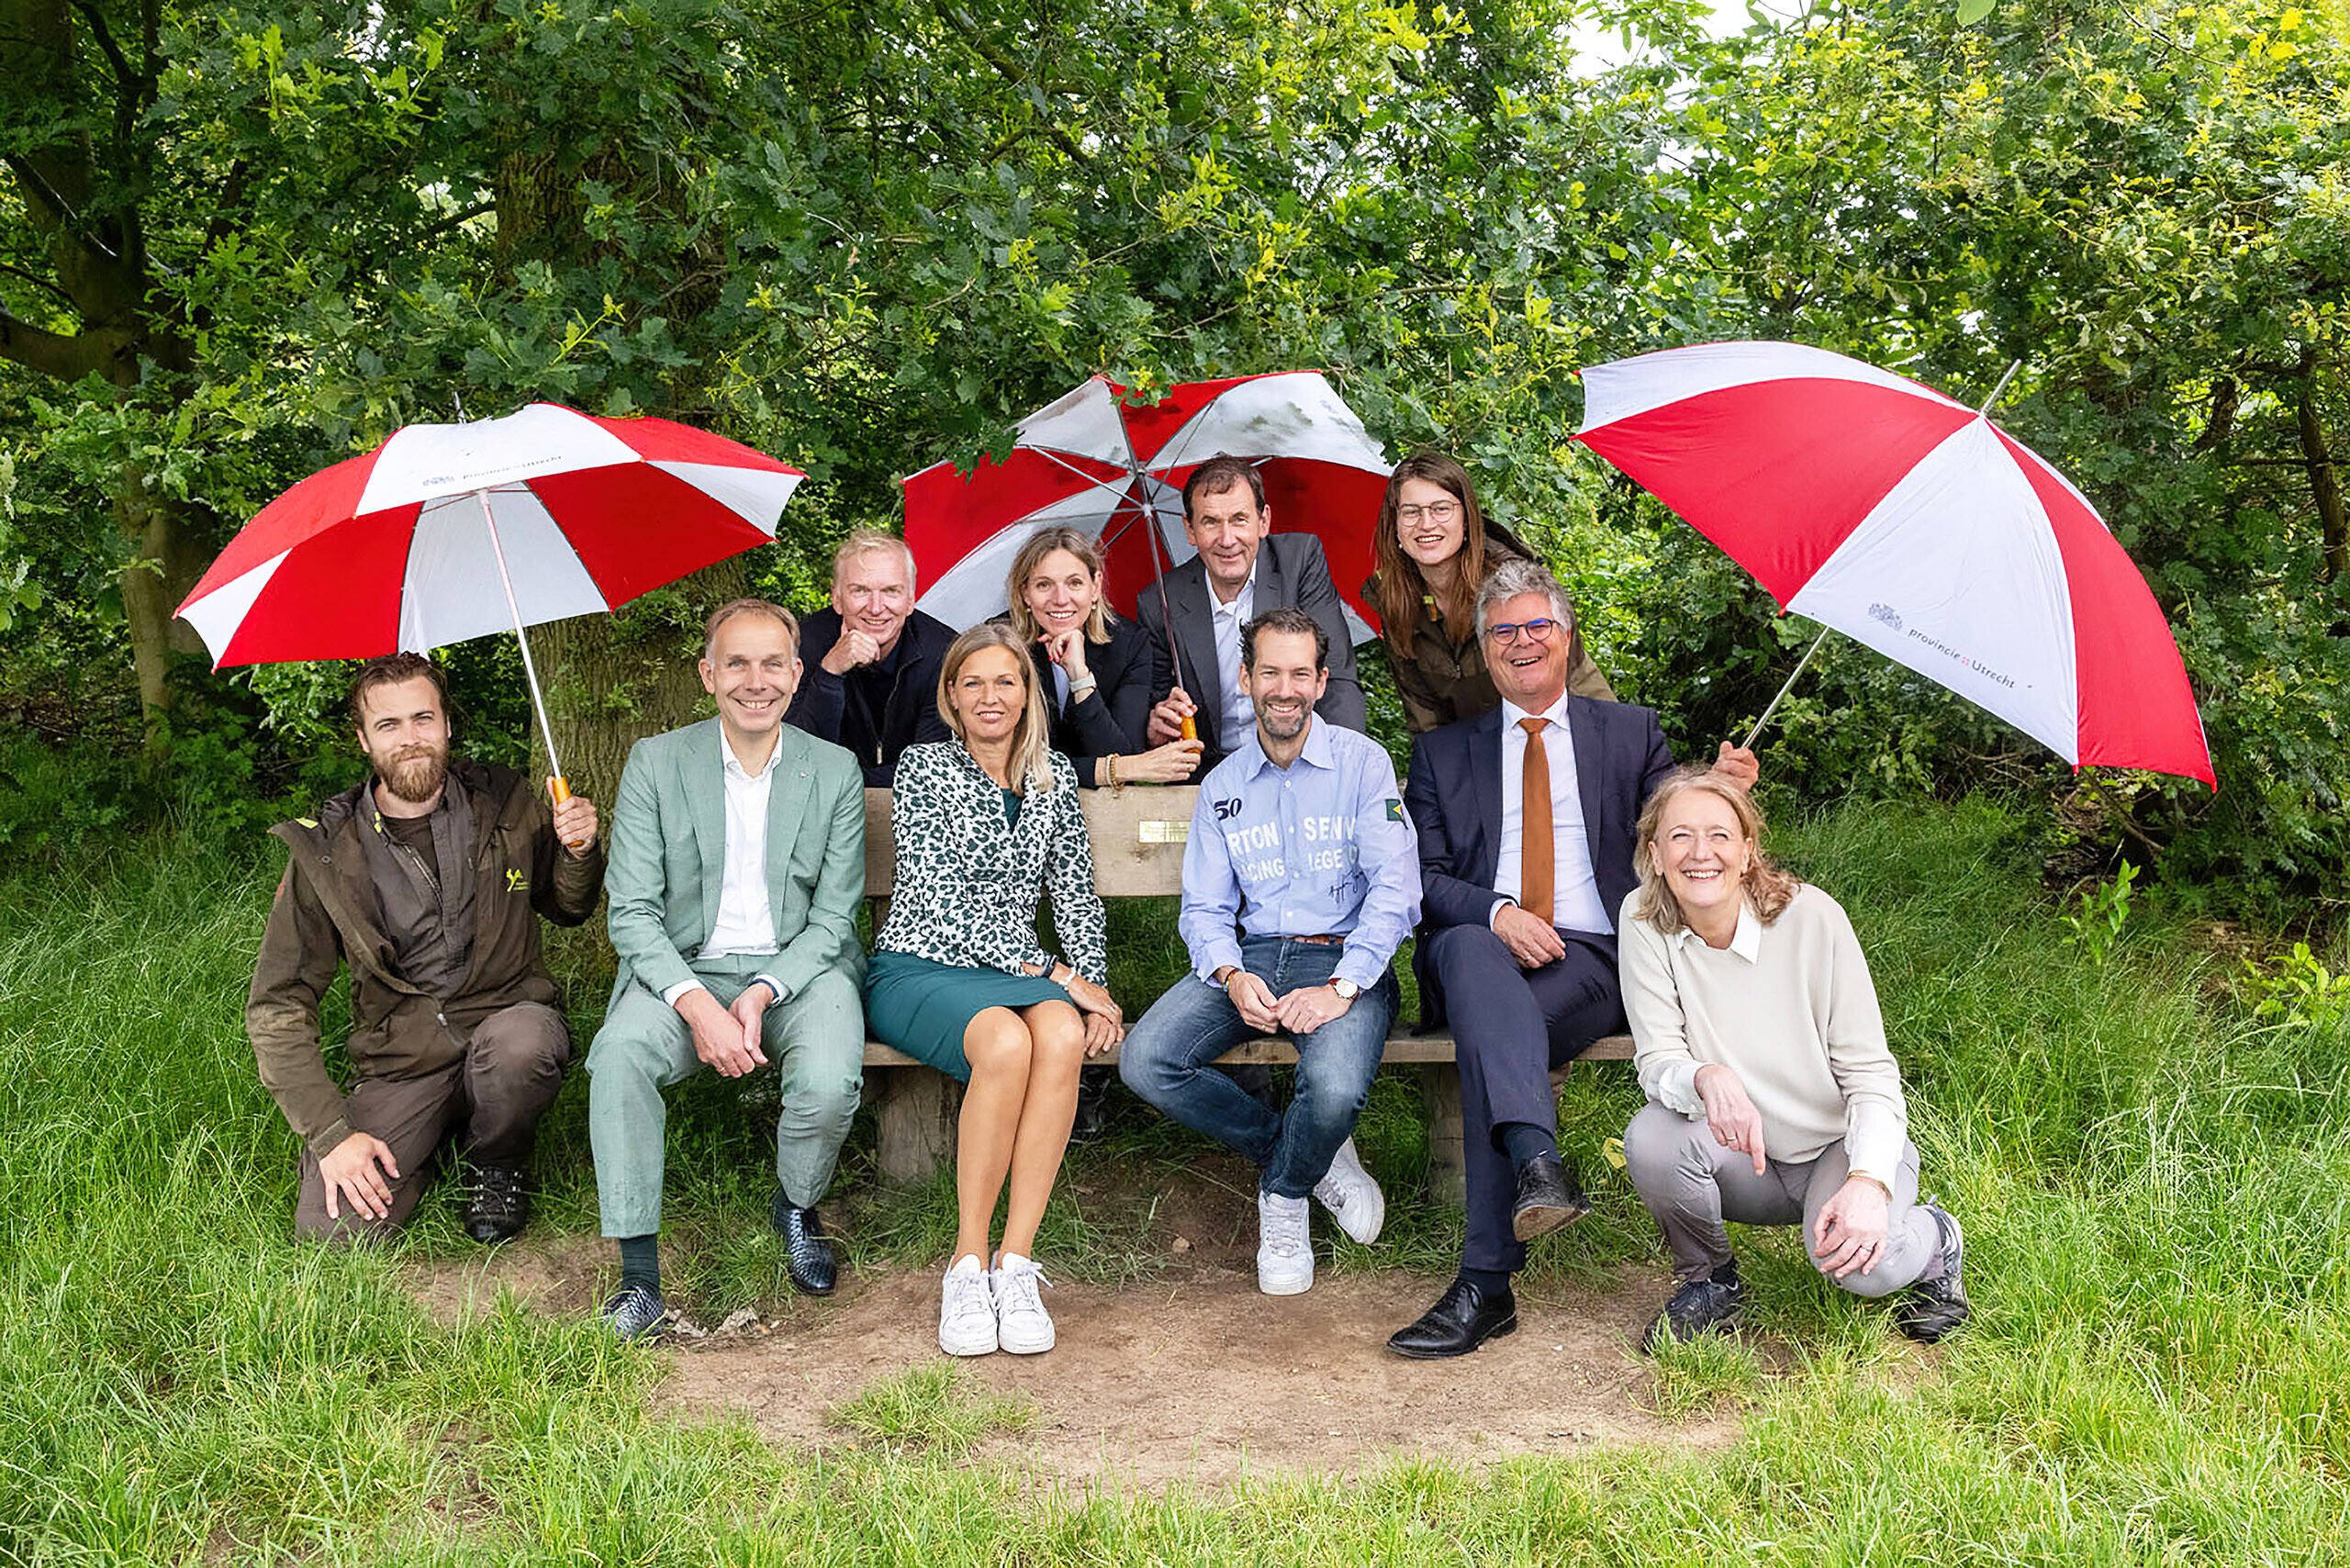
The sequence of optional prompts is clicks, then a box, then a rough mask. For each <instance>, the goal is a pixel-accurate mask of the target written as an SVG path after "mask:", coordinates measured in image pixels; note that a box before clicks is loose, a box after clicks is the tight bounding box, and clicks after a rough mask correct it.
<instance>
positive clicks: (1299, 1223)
mask: <svg viewBox="0 0 2350 1568" xmlns="http://www.w3.org/2000/svg"><path fill="white" fill-rule="evenodd" d="M1312 1212H1313V1211H1312V1210H1311V1209H1309V1208H1308V1207H1307V1206H1306V1203H1305V1200H1304V1198H1284V1197H1281V1196H1280V1195H1279V1194H1277V1193H1268V1192H1265V1191H1263V1190H1262V1189H1259V1192H1258V1193H1257V1288H1258V1289H1259V1290H1260V1291H1262V1292H1264V1293H1265V1294H1267V1295H1303V1294H1305V1293H1306V1292H1307V1291H1310V1290H1312V1289H1313V1288H1314V1248H1313V1245H1312V1244H1311V1243H1310V1242H1309V1241H1308V1240H1307V1238H1306V1233H1305V1226H1306V1219H1307V1216H1308V1215H1311V1214H1312Z"/></svg>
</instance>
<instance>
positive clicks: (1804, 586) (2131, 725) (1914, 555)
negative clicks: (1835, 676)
mask: <svg viewBox="0 0 2350 1568" xmlns="http://www.w3.org/2000/svg"><path fill="white" fill-rule="evenodd" d="M1583 385H1584V387H1585V392H1586V398H1585V402H1584V409H1583V429H1582V430H1581V431H1578V432H1577V433H1576V439H1577V440H1579V441H1581V442H1583V444H1584V445H1586V446H1588V447H1590V448H1591V449H1592V450H1593V451H1594V452H1596V453H1598V454H1600V455H1601V456H1602V457H1605V458H1606V460H1607V461H1608V462H1610V463H1612V464H1614V465H1616V466H1617V467H1618V468H1620V469H1622V470H1623V471H1624V472H1625V473H1626V474H1628V475H1629V476H1631V477H1632V478H1633V479H1635V480H1637V481H1639V484H1641V485H1642V486H1643V487H1646V488H1647V489H1648V490H1650V491H1651V493H1653V494H1654V495H1655V496H1656V497H1657V498H1658V499H1660V500H1662V501H1663V502H1664V503H1665V505H1667V506H1669V507H1671V508H1672V509H1673V510H1674V511H1676V512H1678V513H1680V514H1681V516H1682V517H1683V518H1684V519H1685V520H1686V521H1688V522H1689V524H1690V525H1691V526H1692V527H1694V528H1695V529H1696V530H1697V532H1700V533H1703V534H1704V535H1705V536H1706V537H1707V538H1708V539H1710V540H1712V541H1713V542H1714V543H1716V544H1718V545H1719V546H1720V547H1721V548H1722V550H1723V551H1724V552H1725V553H1727V554H1729V557H1730V558H1731V559H1732V560H1734V561H1736V562H1737V563H1738V564H1739V565H1740V566H1743V567H1745V568H1746V569H1747V570H1748V571H1749V572H1751V573H1752V574H1753V575H1754V578H1755V580H1756V581H1757V582H1759V583H1761V584H1762V587H1763V588H1765V589H1767V590H1768V591H1769V592H1770V594H1771V596H1772V597H1773V598H1774V599H1777V600H1778V601H1779V604H1780V607H1781V608H1782V609H1783V610H1793V611H1795V612H1796V613H1797V614H1801V615H1807V616H1809V617H1811V618H1812V619H1813V620H1815V621H1819V622H1824V623H1826V624H1827V625H1830V626H1832V627H1834V628H1836V630H1838V631H1840V632H1842V633H1845V634H1846V635H1847V636H1850V637H1852V638H1853V639H1854V640H1855V641H1858V642H1861V643H1865V644H1868V645H1869V646H1870V647H1872V648H1874V649H1875V650H1876V651H1877V652H1879V653H1881V654H1883V655H1886V657H1887V658H1890V659H1893V660H1895V661H1896V662H1897V663H1899V664H1902V665H1906V666H1908V667H1909V668H1911V669H1914V670H1916V671H1918V672H1919V674H1920V675H1923V676H1926V677H1927V678H1930V679H1932V680H1935V681H1938V682H1940V683H1941V684H1942V685H1943V686H1946V687H1948V688H1950V689H1952V690H1953V691H1955V692H1957V693H1958V694H1959V695H1960V696H1962V697H1964V698H1966V699H1968V700H1970V701H1973V702H1975V703H1976V704H1978V705H1980V706H1981V707H1983V708H1986V709H1987V710H1989V711H1991V712H1993V713H1996V714H1997V715H1998V716H1999V717H2000V718H2002V719H2005V720H2007V721H2008V722H2009V723H2012V724H2014V725H2015V726H2016V727H2017V728H2019V729H2020V730H2022V731H2023V732H2024V733H2025V734H2030V735H2031V736H2032V737H2034V738H2035V739H2037V740H2040V741H2042V742H2045V743H2046V744H2047V745H2049V746H2050V747H2052V748H2053V749H2054V750H2055V751H2056V753H2057V754H2058V755H2059V756H2063V757H2064V758H2065V760H2066V761H2067V762H2070V763H2072V764H2073V765H2074V766H2076V767H2079V766H2081V765H2082V764H2085V763H2096V764H2101V765H2105V766H2109V767H2144V768H2153V769H2155V770H2157V771H2159V772H2164V773H2176V774H2181V775H2184V776H2186V777H2188V778H2200V779H2202V780H2203V781H2204V782H2205V783H2206V784H2211V785H2213V786H2214V787H2216V785H2217V779H2216V778H2214V776H2213V774H2212V770H2211V755H2210V748H2209V746H2208V745H2206V744H2205V742H2204V738H2203V722H2202V719H2201V717H2200V716H2199V714H2198V713H2197V711H2196V709H2195V697H2194V693H2193V692H2192V691H2190V690H2189V689H2188V683H2187V671H2186V668H2185V666H2183V665H2182V664H2181V662H2180V660H2179V656H2178V647H2177V644H2176V643H2175V642H2174V641H2173V640H2172V637H2171V632H2170V626H2169V623H2168V622H2166V621H2165V619H2164V617H2163V612H2162V610H2161V607H2160V606H2158V605H2157V604H2155V602H2154V595H2153V593H2152V592H2150V591H2149V590H2148V588H2147V587H2146V583H2145V579H2144V578H2143V577H2141V576H2140V575H2139V572H2138V568H2137V566H2135V565H2134V564H2133V563H2132V561H2131V559H2130V557H2129V555H2128V554H2126V553H2125V552H2124V551H2123V550H2122V548H2121V545H2120V544H2119V543H2116V542H2115V541H2114V538H2113V535H2112V533H2111V532H2109V530H2108V529H2107V528H2106V526H2105V522H2104V520H2103V519H2102V518H2100V517H2099V516H2098V513H2097V509H2096V508H2094V507H2092V506H2090V505H2089V503H2088V500H2087V498H2086V497H2084V496H2083V495H2082V494H2081V493H2080V492H2079V491H2078V490H2076V489H2075V488H2074V487H2073V486H2072V485H2071V484H2070V483H2069V482H2067V481H2066V480H2065V476H2063V475H2061V474H2059V473H2058V472H2057V471H2056V470H2055V469H2054V468H2053V467H2052V466H2050V465H2049V464H2048V463H2047V462H2046V461H2045V460H2044V459H2042V457H2041V456H2040V455H2039V454H2036V453H2034V452H2032V451H2031V449H2030V448H2028V447H2026V446H2024V445H2023V444H2022V443H2021V442H2018V441H2017V440H2015V438H2014V437H2012V436H2010V435H2009V434H2008V433H2007V431H2003V430H2001V429H2000V428H1999V427H1998V426H1997V425H1996V424H1993V423H1992V422H1991V420H1989V419H1988V418H1987V417H1986V416H1985V415H1984V414H1982V413H1978V412H1977V411H1976V410H1975V409H1970V408H1968V407H1967V406H1966V405H1965V404H1964V403H1959V402H1954V401H1953V400H1952V399H1951V398H1945V397H1943V396H1942V394H1941V393H1939V392H1935V391H1932V390H1930V388H1928V387H1925V386H1919V384H1918V383H1916V382H1914V381H1910V380H1908V379H1907V378H1905V377H1903V376H1899V375H1894V374H1892V373H1891V372H1889V371H1884V370H1879V369H1877V368H1875V367H1874V366H1873V365H1868V364H1862V363H1861V362H1860V361H1857V360H1852V359H1847V358H1845V357H1844V356H1843V355H1841V354H1836V353H1829V352H1827V351H1826V350H1824V349H1815V348H1806V347H1803V346H1801V345H1798V344H1795V343H1774V342H1752V343H1707V344H1702V345H1699V346H1696V347H1694V348H1684V349H1667V350H1664V351H1662V352H1661V353H1648V354H1641V355H1639V356H1638V357H1636V358H1632V359H1625V360H1617V361H1616V362H1614V363H1612V364H1602V365H1595V366H1594V367H1592V368H1590V369H1588V370H1586V371H1584V372H1583Z"/></svg>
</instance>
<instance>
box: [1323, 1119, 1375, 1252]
mask: <svg viewBox="0 0 2350 1568" xmlns="http://www.w3.org/2000/svg"><path fill="white" fill-rule="evenodd" d="M1314 1195H1315V1197H1316V1198H1318V1199H1320V1200H1321V1203H1322V1206H1323V1207H1324V1208H1326V1209H1328V1210H1329V1211H1330V1214H1331V1215H1332V1217H1334V1218H1336V1219H1337V1222H1338V1228H1339V1229H1340V1230H1343V1231H1345V1232H1346V1233H1347V1235H1348V1237H1350V1238H1353V1239H1354V1240H1356V1241H1359V1242H1360V1243H1361V1244H1362V1245H1363V1246H1365V1247H1368V1246H1370V1245H1371V1243H1372V1242H1374V1241H1376V1240H1378V1239H1379V1232H1380V1227H1381V1226H1384V1225H1385V1224H1386V1223H1387V1194H1386V1193H1382V1192H1381V1191H1380V1190H1379V1183H1378V1182H1374V1181H1372V1180H1371V1172H1370V1171H1368V1170H1364V1169H1363V1168H1362V1156H1361V1155H1360V1154H1358V1153H1356V1152H1355V1140H1354V1139H1352V1138H1348V1140H1347V1141H1346V1142H1344V1143H1342V1144H1340V1145H1339V1146H1338V1152H1337V1153H1336V1154H1334V1155H1332V1156H1331V1157H1330V1169H1329V1171H1328V1173H1327V1174H1326V1175H1325V1176H1324V1177H1323V1178H1322V1180H1321V1181H1319V1182H1315V1184H1314Z"/></svg>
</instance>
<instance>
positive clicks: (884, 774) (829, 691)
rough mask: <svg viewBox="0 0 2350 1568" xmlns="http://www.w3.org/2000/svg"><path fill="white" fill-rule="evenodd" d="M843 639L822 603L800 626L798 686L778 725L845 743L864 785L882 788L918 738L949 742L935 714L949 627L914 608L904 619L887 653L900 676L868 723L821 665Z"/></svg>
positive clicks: (843, 681)
mask: <svg viewBox="0 0 2350 1568" xmlns="http://www.w3.org/2000/svg"><path fill="white" fill-rule="evenodd" d="M840 640H841V614H840V611H839V610H834V609H832V608H830V607H829V606H827V607H826V608H825V609H822V610H817V611H816V612H815V613H814V614H812V615H810V616H808V617H806V618H805V619H804V620H802V621H801V622H800V689H799V691H798V692H797V693H795V694H794V695H793V697H792V699H791V706H790V708H789V710H787V711H785V713H784V716H783V717H784V722H786V723H789V724H790V725H791V726H792V727H793V728H794V729H799V730H805V731H807V732H808V733H809V734H811V735H813V736H815V737H816V738H817V739H818V740H820V741H830V742H832V743H833V744H834V745H841V746H846V747H847V748H848V750H849V753H850V755H851V756H855V757H856V761H857V766H858V767H862V768H863V769H864V770H865V781H866V783H867V784H868V785H871V786H873V787H875V788H877V789H883V790H886V789H888V788H889V787H890V780H891V779H892V778H895V777H896V776H897V771H898V754H899V753H900V752H902V751H904V750H905V749H906V748H907V747H908V746H910V745H913V744H914V743H915V742H917V741H945V740H952V739H954V738H955V736H954V732H953V731H951V730H949V729H948V728H947V727H946V720H944V719H942V718H940V717H939V716H938V671H939V668H940V666H943V665H944V664H945V663H946V650H947V649H948V648H950V647H952V646H954V644H955V629H954V628H953V627H951V626H949V625H947V624H946V622H943V621H940V620H938V619H937V618H936V617H934V616H932V615H929V614H926V613H924V612H923V611H922V610H915V611H914V612H913V613H912V615H910V616H908V617H906V624H905V629H904V630H903V631H901V632H900V633H898V646H897V647H896V648H895V649H893V650H891V652H892V653H893V654H894V655H896V656H897V659H898V673H897V676H896V678H894V679H893V680H892V681H891V682H890V692H889V696H888V698H887V700H885V701H884V702H883V704H882V708H881V711H880V713H879V714H878V715H876V716H874V719H875V721H876V722H867V719H866V718H865V717H863V716H860V715H859V714H858V713H857V712H856V708H855V705H854V704H852V703H851V702H850V701H849V700H848V681H847V678H845V677H843V676H837V675H834V674H833V673H832V672H831V671H829V670H827V669H825V668H824V662H823V661H824V655H826V654H829V653H831V652H832V651H833V644H834V643H837V642H839V641H840Z"/></svg>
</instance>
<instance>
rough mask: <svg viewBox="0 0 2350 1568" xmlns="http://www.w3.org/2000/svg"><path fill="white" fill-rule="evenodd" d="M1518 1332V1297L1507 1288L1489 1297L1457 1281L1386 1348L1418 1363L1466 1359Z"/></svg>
mask: <svg viewBox="0 0 2350 1568" xmlns="http://www.w3.org/2000/svg"><path fill="white" fill-rule="evenodd" d="M1516 1332H1517V1297H1516V1296H1515V1295H1512V1294H1510V1290H1509V1287H1508V1286H1507V1285H1504V1286H1503V1287H1502V1288H1501V1289H1500V1290H1499V1291H1497V1292H1494V1293H1493V1294H1486V1293H1485V1292H1483V1291H1482V1290H1480V1289H1478V1288H1477V1287H1476V1286H1475V1285H1472V1284H1471V1283H1470V1282H1468V1281H1467V1280H1459V1279H1456V1280H1454V1281H1453V1282H1452V1283H1451V1284H1450V1285H1449V1286H1447V1287H1446V1288H1445V1293H1444V1294H1442V1295H1440V1296H1438V1298H1437V1303H1436V1305H1434V1306H1432V1307H1429V1308H1428V1309H1427V1311H1426V1312H1424V1313H1422V1314H1421V1315H1420V1319H1419V1321H1418V1322H1416V1323H1415V1324H1413V1325H1412V1326H1411V1327H1409V1328H1399V1329H1397V1330H1396V1331H1395V1332H1394V1333H1393V1335H1391V1336H1390V1337H1389V1338H1388V1340H1387V1348H1388V1349H1389V1350H1393V1351H1394V1352H1395V1353H1396V1354H1397V1355H1399V1356H1408V1357H1410V1358H1411V1359H1412V1360H1414V1361H1441V1360H1443V1359H1444V1358H1445V1357H1447V1356H1465V1355H1467V1354H1468V1353H1469V1352H1470V1351H1472V1350H1475V1349H1476V1348H1477V1347H1478V1346H1480V1345H1482V1344H1483V1343H1484V1342H1485V1341H1486V1340H1488V1339H1494V1338H1500V1337H1501V1336H1502V1335H1504V1334H1515V1333H1516Z"/></svg>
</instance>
